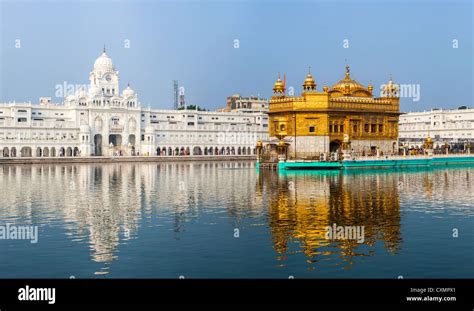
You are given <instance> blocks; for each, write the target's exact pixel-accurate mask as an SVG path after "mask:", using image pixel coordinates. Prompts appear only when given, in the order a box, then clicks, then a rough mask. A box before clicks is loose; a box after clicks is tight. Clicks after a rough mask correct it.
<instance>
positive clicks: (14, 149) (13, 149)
mask: <svg viewBox="0 0 474 311" xmlns="http://www.w3.org/2000/svg"><path fill="white" fill-rule="evenodd" d="M10 156H11V157H16V148H15V147H12V149H11V150H10Z"/></svg>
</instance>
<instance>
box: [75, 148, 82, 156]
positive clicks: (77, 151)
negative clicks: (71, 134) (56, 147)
mask: <svg viewBox="0 0 474 311" xmlns="http://www.w3.org/2000/svg"><path fill="white" fill-rule="evenodd" d="M80 153H81V152H80V151H79V148H77V147H74V156H75V157H78V156H79V154H80Z"/></svg>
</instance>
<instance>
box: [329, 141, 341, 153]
mask: <svg viewBox="0 0 474 311" xmlns="http://www.w3.org/2000/svg"><path fill="white" fill-rule="evenodd" d="M340 149H341V141H340V140H333V141H331V143H330V144H329V151H330V152H339V151H340Z"/></svg>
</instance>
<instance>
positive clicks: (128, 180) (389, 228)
mask: <svg viewBox="0 0 474 311" xmlns="http://www.w3.org/2000/svg"><path fill="white" fill-rule="evenodd" d="M0 189H1V192H0V226H5V225H6V224H12V225H17V226H20V225H31V226H38V241H37V243H31V242H30V241H29V240H14V239H1V240H0V278H31V277H33V278H69V277H72V276H73V277H75V278H104V277H105V278H134V277H137V278H178V277H180V276H182V277H185V278H227V277H229V278H288V277H290V276H293V277H294V278H397V277H400V276H401V277H403V278H437V277H441V278H444V277H449V278H450V277H453V278H472V277H474V247H473V246H474V226H473V225H474V167H473V166H471V167H469V166H467V167H453V168H440V169H410V170H376V171H367V170H365V171H349V172H339V171H325V172H318V171H306V172H303V171H298V172H283V173H277V172H270V171H266V172H260V173H259V172H257V171H256V169H255V163H253V162H232V163H189V162H188V163H158V164H156V163H154V164H149V163H137V164H118V163H113V164H100V165H89V164H77V165H76V164H58V165H15V166H0ZM333 224H337V225H340V226H361V227H362V226H363V228H364V242H363V243H358V242H357V241H356V240H348V239H346V240H328V239H327V238H326V232H327V231H326V227H327V226H332V225H333Z"/></svg>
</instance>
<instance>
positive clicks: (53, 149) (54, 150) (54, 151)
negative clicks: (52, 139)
mask: <svg viewBox="0 0 474 311" xmlns="http://www.w3.org/2000/svg"><path fill="white" fill-rule="evenodd" d="M51 156H52V157H55V156H56V148H54V147H51Z"/></svg>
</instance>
